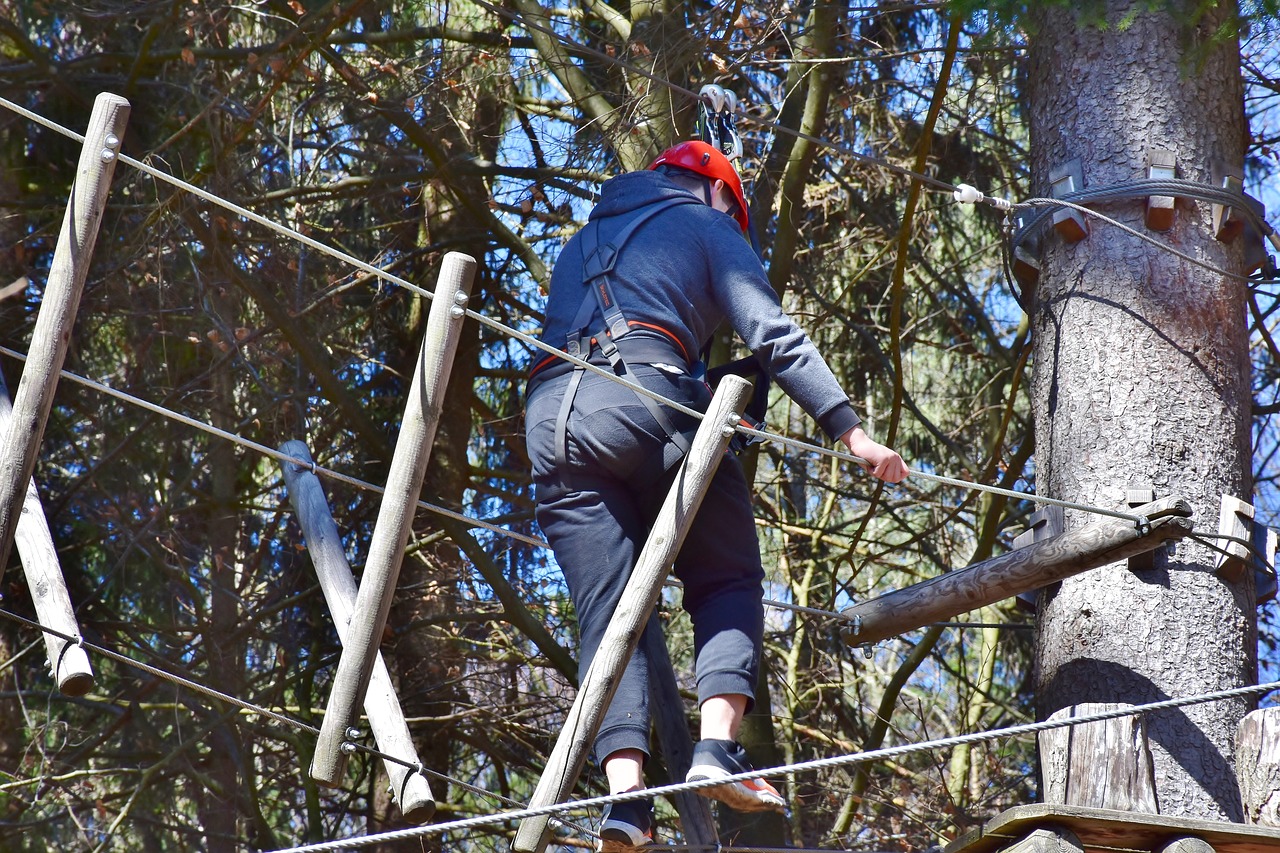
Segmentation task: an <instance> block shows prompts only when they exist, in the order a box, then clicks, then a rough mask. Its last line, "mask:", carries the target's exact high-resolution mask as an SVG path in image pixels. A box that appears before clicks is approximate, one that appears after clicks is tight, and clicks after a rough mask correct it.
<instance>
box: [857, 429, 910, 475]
mask: <svg viewBox="0 0 1280 853" xmlns="http://www.w3.org/2000/svg"><path fill="white" fill-rule="evenodd" d="M840 440H841V441H842V442H844V445H845V447H848V448H849V452H850V453H852V454H853V455H854V456H858V457H861V458H862V459H865V460H866V464H865V465H863V466H862V468H863V470H864V471H866V472H867V473H868V474H870V475H871V476H873V477H876V478H878V479H881V480H884V481H885V482H886V483H901V482H902V481H903V480H905V479H906V478H907V475H908V474H910V473H911V471H910V470H909V469H908V468H907V463H905V462H903V461H902V457H901V456H899V455H898V453H897V451H895V450H893V449H891V448H888V447H885V446H884V445H883V444H880V443H879V442H878V441H873V440H872V439H871V437H870V436H868V435H867V434H866V433H865V432H863V431H862V427H854V428H853V429H851V430H849V431H848V432H846V433H845V434H844V435H842V436H840Z"/></svg>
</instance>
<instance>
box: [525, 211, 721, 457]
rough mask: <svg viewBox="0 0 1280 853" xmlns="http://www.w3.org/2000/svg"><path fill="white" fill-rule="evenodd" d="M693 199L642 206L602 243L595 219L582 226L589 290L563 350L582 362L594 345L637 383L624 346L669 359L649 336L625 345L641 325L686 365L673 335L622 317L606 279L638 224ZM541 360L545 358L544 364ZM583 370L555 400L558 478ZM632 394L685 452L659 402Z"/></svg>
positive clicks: (638, 354)
mask: <svg viewBox="0 0 1280 853" xmlns="http://www.w3.org/2000/svg"><path fill="white" fill-rule="evenodd" d="M697 203H698V202H697V201H696V200H694V199H692V198H687V199H686V198H669V199H663V200H661V201H658V202H655V203H653V204H651V205H649V206H648V207H646V208H642V209H641V211H640V213H639V214H638V215H636V216H634V217H633V218H632V220H631V221H630V222H628V223H627V224H626V225H625V226H623V228H622V230H621V231H619V232H618V233H617V234H616V235H615V236H614V238H613V240H612V241H610V242H608V243H604V244H601V243H600V220H595V221H593V222H591V223H590V224H589V225H588V226H587V227H586V228H584V229H583V231H582V243H583V245H582V257H583V261H582V279H583V283H584V284H585V285H586V287H587V290H588V293H587V295H586V296H585V297H584V298H583V300H582V305H581V307H579V308H578V313H577V315H575V316H574V318H573V323H572V325H571V326H570V329H569V334H568V337H567V339H566V341H565V348H564V349H565V352H567V353H568V354H569V355H571V356H573V357H575V358H580V359H584V360H585V359H588V358H589V357H590V356H591V353H592V350H593V348H595V347H599V349H600V354H601V355H603V356H604V357H605V358H606V359H607V360H608V362H609V366H610V367H612V368H613V372H614V373H616V374H617V375H619V376H623V377H625V378H627V379H629V380H630V381H632V382H634V383H635V384H637V385H640V384H642V383H641V382H640V381H639V379H637V378H636V376H635V373H634V372H632V370H631V368H630V366H629V365H628V364H627V359H626V357H624V356H623V349H626V350H628V351H629V352H630V354H631V360H632V361H633V362H636V363H641V362H644V363H664V362H667V361H670V353H671V347H670V346H669V345H668V344H666V343H663V342H660V341H656V340H653V339H651V338H647V339H646V338H633V339H628V340H627V341H626V342H625V343H624V338H627V335H628V334H630V332H631V331H632V329H633V328H636V327H640V328H644V329H648V330H651V331H655V332H658V333H660V334H662V335H664V336H665V337H668V338H670V339H671V340H672V341H674V342H675V344H676V347H677V349H678V351H680V352H681V353H682V354H683V355H684V361H685V366H686V367H689V366H690V365H691V363H692V361H693V360H692V359H691V358H689V355H688V353H686V352H684V345H683V344H681V343H680V342H679V340H678V339H677V338H676V337H675V335H673V334H671V333H670V332H668V331H667V330H666V329H663V328H662V327H661V326H658V325H655V324H652V323H642V322H639V321H628V320H627V318H626V315H625V314H623V312H622V306H621V305H619V304H618V300H617V298H616V297H615V296H614V294H613V286H612V285H611V284H610V282H609V279H610V274H611V273H612V272H613V269H614V267H615V266H616V265H617V263H618V257H619V255H621V254H622V250H623V248H624V247H625V246H626V244H627V241H628V240H629V239H631V235H632V234H634V233H635V232H636V230H637V229H639V228H640V226H641V225H643V224H645V223H646V222H648V221H649V220H650V219H652V218H653V217H655V216H657V215H658V214H659V213H661V212H662V211H664V210H669V209H670V208H673V207H676V206H677V205H681V204H697ZM597 310H598V311H599V313H600V316H601V318H602V321H603V323H604V326H603V328H601V329H600V330H599V331H597V332H595V333H594V334H592V333H591V332H590V324H591V321H592V320H593V319H594V317H595V315H596V312H597ZM633 341H634V343H633ZM545 363H546V362H545V361H544V362H543V364H545ZM541 367H542V365H541V364H540V365H538V367H537V368H534V372H535V373H536V372H537V371H538V369H539V368H541ZM585 373H586V370H585V369H584V368H583V367H582V366H581V365H574V367H573V374H572V377H571V378H570V380H569V385H568V387H567V388H566V389H565V392H564V398H563V399H562V400H561V401H560V410H559V412H558V413H557V414H556V425H555V449H556V450H555V452H556V468H557V469H558V470H559V471H560V472H562V473H561V476H565V472H567V471H568V470H569V469H568V435H567V431H568V424H569V414H570V413H571V412H572V411H573V400H574V397H576V396H577V393H578V386H579V385H580V384H581V383H582V377H583V375H584V374H585ZM636 396H637V397H638V398H639V399H640V401H641V402H642V403H643V404H644V406H645V408H646V409H648V410H649V413H650V414H651V415H653V418H654V420H656V421H657V422H658V425H659V426H661V427H662V429H663V430H664V431H665V432H666V434H667V437H668V438H669V439H670V440H671V443H672V444H674V445H675V446H676V447H677V448H679V450H680V453H681V455H683V454H687V453H688V452H689V439H688V437H687V436H685V435H684V434H683V433H682V432H681V431H680V430H678V429H676V428H675V426H674V425H673V424H672V423H671V419H670V418H669V417H668V416H667V413H666V412H664V411H663V409H662V406H661V405H659V404H658V403H657V402H656V401H655V400H653V399H651V398H649V397H646V396H644V395H643V394H636Z"/></svg>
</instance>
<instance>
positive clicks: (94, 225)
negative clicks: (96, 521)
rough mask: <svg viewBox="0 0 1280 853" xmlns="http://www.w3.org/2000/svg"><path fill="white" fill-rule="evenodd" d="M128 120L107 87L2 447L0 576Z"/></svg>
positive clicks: (125, 106)
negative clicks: (108, 92)
mask: <svg viewBox="0 0 1280 853" xmlns="http://www.w3.org/2000/svg"><path fill="white" fill-rule="evenodd" d="M128 119H129V102H128V101H126V100H125V99H124V98H121V97H120V96H119V95H111V94H107V93H105V92H104V93H102V94H100V95H98V98H97V100H95V101H94V103H93V113H92V114H90V116H89V128H88V130H87V131H86V133H85V140H84V146H83V147H82V148H81V149H80V163H79V165H78V166H77V168H76V178H75V183H74V184H73V185H72V187H71V197H70V199H69V201H68V202H67V210H66V213H65V214H64V215H63V218H62V231H61V232H59V234H58V244H57V246H56V247H55V248H54V250H53V264H52V265H51V266H50V267H49V280H48V281H47V282H46V284H45V289H44V297H43V299H41V301H40V312H39V314H38V315H37V316H36V325H35V329H34V330H33V331H32V333H31V345H30V346H29V347H28V351H27V363H26V367H24V368H23V370H22V381H21V382H19V383H18V393H17V394H16V395H15V397H14V401H13V417H12V419H11V420H10V421H9V426H8V428H7V429H6V430H5V431H4V442H3V444H0V578H3V576H4V570H5V567H6V566H7V565H8V564H9V554H10V552H11V550H12V548H13V539H14V535H15V532H16V529H17V526H18V518H19V517H20V516H21V515H22V505H23V503H24V502H25V501H26V494H27V484H28V483H29V482H30V481H31V475H32V474H33V473H35V467H36V456H37V455H38V454H39V452H40V437H41V436H42V435H44V426H45V423H46V422H47V421H48V420H49V411H50V409H52V408H53V394H54V391H55V390H56V389H57V387H58V374H59V372H60V371H61V370H62V363H63V361H64V360H65V359H66V355H67V346H68V344H69V343H70V340H71V328H72V326H73V325H74V324H75V319H76V309H77V308H79V306H80V294H81V293H82V292H83V291H84V280H85V276H86V275H87V274H88V272H89V261H90V259H91V258H92V257H93V245H94V243H95V242H96V241H97V239H98V225H99V224H100V223H101V221H102V208H103V207H104V206H105V205H106V201H107V192H108V191H109V190H110V189H111V175H112V174H113V173H114V172H115V167H116V155H117V154H118V153H119V150H120V139H121V137H123V136H124V128H125V123H126V122H127V121H128Z"/></svg>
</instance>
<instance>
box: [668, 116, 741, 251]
mask: <svg viewBox="0 0 1280 853" xmlns="http://www.w3.org/2000/svg"><path fill="white" fill-rule="evenodd" d="M659 166H675V167H677V168H680V169H688V170H689V171H690V172H696V173H697V174H699V175H702V176H703V177H704V178H710V179H711V180H713V181H714V180H716V179H719V180H721V181H724V183H725V186H727V187H728V188H729V190H730V191H731V192H732V193H733V197H734V198H735V199H737V201H738V212H737V213H736V214H734V216H733V218H734V219H736V220H738V225H739V226H741V227H742V230H743V231H746V230H747V199H746V197H745V196H743V194H742V178H740V177H738V170H737V169H735V168H733V164H732V163H730V162H729V158H728V157H726V156H724V154H723V153H721V151H720V149H719V148H716V147H715V146H714V145H708V144H707V143H705V142H703V141H702V140H700V139H693V140H690V141H688V142H681V143H680V144H679V145H673V146H671V147H670V148H668V149H667V150H666V151H663V152H662V153H661V154H659V155H658V159H656V160H654V161H653V162H652V163H650V164H649V168H650V169H656V168H658V167H659Z"/></svg>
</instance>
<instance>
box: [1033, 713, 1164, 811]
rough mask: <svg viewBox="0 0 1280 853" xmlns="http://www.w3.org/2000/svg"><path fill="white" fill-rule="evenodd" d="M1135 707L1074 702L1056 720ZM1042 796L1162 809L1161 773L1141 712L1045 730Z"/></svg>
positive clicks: (1108, 805)
mask: <svg viewBox="0 0 1280 853" xmlns="http://www.w3.org/2000/svg"><path fill="white" fill-rule="evenodd" d="M1128 707H1132V706H1131V705H1126V704H1124V703H1120V702H1096V703H1086V704H1081V705H1072V706H1071V707H1069V708H1062V709H1060V710H1058V711H1055V712H1054V713H1053V714H1052V715H1051V716H1050V717H1049V719H1050V720H1060V719H1064V718H1071V717H1081V716H1086V715H1089V714H1097V713H1101V712H1103V711H1110V710H1118V709H1120V708H1128ZM1039 745H1040V776H1041V778H1042V780H1043V783H1044V784H1043V795H1042V799H1043V800H1044V802H1046V803H1063V804H1065V805H1068V806H1082V807H1084V808H1092V809H1116V810H1118V811H1126V812H1144V813H1147V814H1158V813H1159V811H1160V809H1159V808H1158V807H1157V805H1156V777H1155V769H1154V765H1153V763H1152V761H1151V749H1150V747H1149V746H1148V745H1147V727H1146V724H1145V722H1144V719H1143V717H1142V716H1141V715H1140V714H1134V715H1132V716H1128V717H1117V718H1116V719H1114V720H1098V721H1096V722H1092V723H1081V724H1079V725H1075V726H1070V727H1068V728H1061V729H1049V730H1048V731H1043V732H1040V734H1039Z"/></svg>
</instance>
